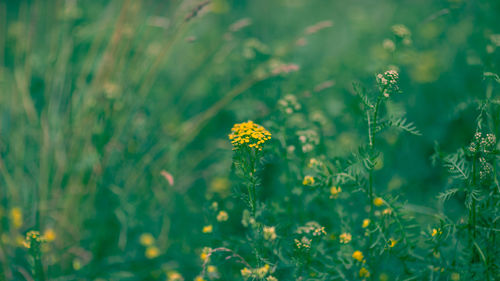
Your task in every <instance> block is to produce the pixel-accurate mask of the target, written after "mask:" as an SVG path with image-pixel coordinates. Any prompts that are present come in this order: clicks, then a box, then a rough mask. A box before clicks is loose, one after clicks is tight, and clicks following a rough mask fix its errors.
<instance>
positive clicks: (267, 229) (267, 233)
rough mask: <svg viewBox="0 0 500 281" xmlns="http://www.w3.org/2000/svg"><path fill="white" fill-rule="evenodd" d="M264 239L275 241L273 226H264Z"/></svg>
mask: <svg viewBox="0 0 500 281" xmlns="http://www.w3.org/2000/svg"><path fill="white" fill-rule="evenodd" d="M263 232H264V239H266V240H268V241H273V240H274V239H276V228H275V227H274V226H264V229H263Z"/></svg>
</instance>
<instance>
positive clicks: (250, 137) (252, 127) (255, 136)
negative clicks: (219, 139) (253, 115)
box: [229, 121, 271, 150]
mask: <svg viewBox="0 0 500 281" xmlns="http://www.w3.org/2000/svg"><path fill="white" fill-rule="evenodd" d="M229 139H230V140H231V144H232V145H233V150H236V149H238V148H241V147H249V148H256V149H258V150H262V145H263V144H264V143H265V142H266V141H268V140H270V139H271V133H269V131H267V130H266V129H265V128H264V127H262V126H260V125H258V124H255V123H254V122H253V121H248V122H243V123H238V124H235V125H234V126H233V128H232V129H231V134H229Z"/></svg>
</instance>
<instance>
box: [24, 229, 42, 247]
mask: <svg viewBox="0 0 500 281" xmlns="http://www.w3.org/2000/svg"><path fill="white" fill-rule="evenodd" d="M42 242H44V239H43V238H42V236H41V235H40V232H38V231H36V230H30V231H28V233H26V239H25V240H24V243H23V245H24V247H26V248H28V249H30V248H32V247H38V246H40V244H41V243H42Z"/></svg>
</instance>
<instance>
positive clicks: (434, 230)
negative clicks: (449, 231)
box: [431, 228, 443, 237]
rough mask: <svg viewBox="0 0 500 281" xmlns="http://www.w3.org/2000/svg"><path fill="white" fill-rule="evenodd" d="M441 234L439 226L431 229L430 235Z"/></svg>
mask: <svg viewBox="0 0 500 281" xmlns="http://www.w3.org/2000/svg"><path fill="white" fill-rule="evenodd" d="M442 234H443V231H442V230H441V229H440V228H438V229H435V228H433V229H432V232H431V236H432V237H435V236H441V235H442Z"/></svg>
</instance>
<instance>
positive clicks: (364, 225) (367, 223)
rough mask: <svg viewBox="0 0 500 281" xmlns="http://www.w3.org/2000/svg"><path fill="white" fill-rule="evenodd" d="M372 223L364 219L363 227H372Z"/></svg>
mask: <svg viewBox="0 0 500 281" xmlns="http://www.w3.org/2000/svg"><path fill="white" fill-rule="evenodd" d="M370 222H371V221H370V219H364V220H363V225H362V227H363V228H367V227H368V226H369V225H370Z"/></svg>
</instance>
